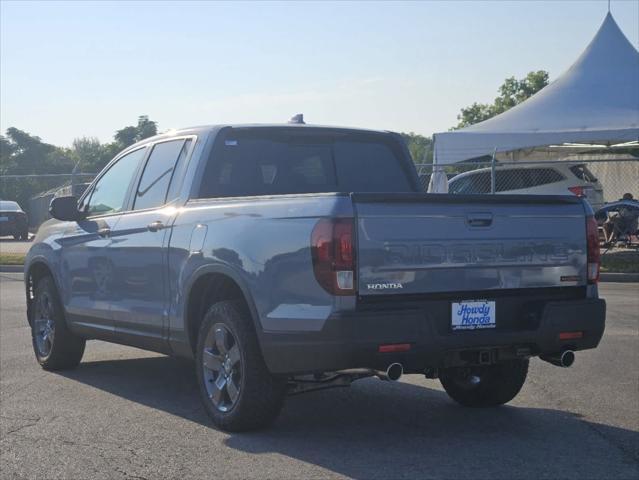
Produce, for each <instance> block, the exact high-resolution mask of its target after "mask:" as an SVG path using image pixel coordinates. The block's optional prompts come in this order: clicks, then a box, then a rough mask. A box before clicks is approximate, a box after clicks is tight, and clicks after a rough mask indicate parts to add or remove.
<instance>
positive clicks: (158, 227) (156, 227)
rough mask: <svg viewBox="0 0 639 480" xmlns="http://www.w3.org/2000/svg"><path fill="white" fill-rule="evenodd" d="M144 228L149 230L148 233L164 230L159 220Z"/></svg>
mask: <svg viewBox="0 0 639 480" xmlns="http://www.w3.org/2000/svg"><path fill="white" fill-rule="evenodd" d="M146 228H148V229H149V232H157V231H158V230H162V229H163V228H164V224H163V223H162V222H161V221H160V220H157V221H155V222H151V223H149V224H148V225H147V227H146Z"/></svg>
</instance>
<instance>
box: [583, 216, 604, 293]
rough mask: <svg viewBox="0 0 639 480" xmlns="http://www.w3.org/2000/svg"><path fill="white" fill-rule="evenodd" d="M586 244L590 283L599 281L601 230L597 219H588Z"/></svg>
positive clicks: (590, 217) (589, 217) (591, 217)
mask: <svg viewBox="0 0 639 480" xmlns="http://www.w3.org/2000/svg"><path fill="white" fill-rule="evenodd" d="M586 242H587V246H588V247H587V248H588V255H587V257H588V283H597V281H598V280H599V264H600V261H601V260H600V258H599V230H598V227H597V220H595V217H593V216H588V217H586Z"/></svg>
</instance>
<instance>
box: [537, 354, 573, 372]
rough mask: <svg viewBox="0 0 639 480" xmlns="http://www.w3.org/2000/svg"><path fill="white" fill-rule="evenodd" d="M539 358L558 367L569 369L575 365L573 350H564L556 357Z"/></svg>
mask: <svg viewBox="0 0 639 480" xmlns="http://www.w3.org/2000/svg"><path fill="white" fill-rule="evenodd" d="M539 358H541V359H542V360H543V361H545V362H548V363H550V364H552V365H555V366H557V367H563V368H568V367H570V366H572V365H573V363H575V352H573V351H572V350H564V351H563V352H561V353H558V354H555V355H544V356H541V357H539Z"/></svg>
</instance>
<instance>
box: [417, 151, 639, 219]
mask: <svg viewBox="0 0 639 480" xmlns="http://www.w3.org/2000/svg"><path fill="white" fill-rule="evenodd" d="M416 168H417V173H418V174H419V177H420V180H421V182H422V185H423V186H424V190H427V189H428V183H429V181H430V177H431V175H432V173H433V165H432V164H417V165H416ZM441 168H442V169H443V170H444V172H445V173H446V176H447V178H448V190H449V193H451V194H490V193H496V194H538V195H544V194H545V195H557V194H564V195H565V194H570V193H571V192H572V193H573V194H575V195H579V196H583V197H585V198H587V199H588V201H589V202H590V203H591V204H592V205H593V208H598V207H601V206H603V205H604V204H605V203H609V202H614V201H616V200H619V199H620V198H621V197H622V196H623V194H625V193H631V194H632V195H633V196H634V197H635V198H639V159H638V158H613V159H583V160H582V159H575V160H572V159H571V160H553V161H537V162H501V161H498V162H495V164H494V165H493V163H492V162H483V163H474V162H473V163H459V164H454V165H447V166H443V167H441Z"/></svg>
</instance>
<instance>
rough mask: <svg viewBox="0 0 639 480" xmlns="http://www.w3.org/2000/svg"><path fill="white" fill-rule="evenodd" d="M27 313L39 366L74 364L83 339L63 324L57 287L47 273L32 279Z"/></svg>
mask: <svg viewBox="0 0 639 480" xmlns="http://www.w3.org/2000/svg"><path fill="white" fill-rule="evenodd" d="M30 314H31V318H30V323H31V338H32V342H33V351H34V353H35V356H36V359H37V360H38V363H39V364H40V365H41V366H42V368H44V369H45V370H64V369H67V368H73V367H76V366H77V365H78V364H79V363H80V360H82V355H83V354H84V346H85V344H86V341H85V340H84V339H83V338H80V337H78V336H76V335H74V334H73V333H71V331H70V330H69V329H68V328H67V324H66V321H65V319H64V312H63V309H62V304H61V303H60V299H59V297H58V291H57V289H56V287H55V284H54V282H53V278H51V277H50V276H44V277H42V278H41V279H40V280H38V282H37V283H36V286H35V290H34V298H33V305H32V307H31V309H30Z"/></svg>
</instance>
